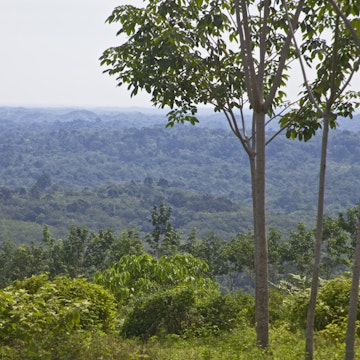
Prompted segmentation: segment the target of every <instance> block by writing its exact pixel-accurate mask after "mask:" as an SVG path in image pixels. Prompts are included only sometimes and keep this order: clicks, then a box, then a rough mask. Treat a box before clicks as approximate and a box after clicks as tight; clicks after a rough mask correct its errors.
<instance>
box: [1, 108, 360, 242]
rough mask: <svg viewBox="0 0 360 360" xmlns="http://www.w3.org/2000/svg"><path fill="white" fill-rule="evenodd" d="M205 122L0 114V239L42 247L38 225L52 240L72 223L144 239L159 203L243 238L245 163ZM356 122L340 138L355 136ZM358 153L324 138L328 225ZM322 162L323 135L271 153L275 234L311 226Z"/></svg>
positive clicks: (112, 114) (66, 112)
mask: <svg viewBox="0 0 360 360" xmlns="http://www.w3.org/2000/svg"><path fill="white" fill-rule="evenodd" d="M203 116H204V118H203V119H202V123H201V124H202V125H201V126H195V127H193V126H180V125H179V126H176V127H175V128H173V129H166V128H165V126H164V125H165V118H164V115H163V114H160V113H158V114H157V113H156V112H154V111H149V112H147V113H142V112H139V111H136V112H134V111H132V112H119V111H116V110H109V109H107V110H98V111H97V112H95V111H89V110H81V109H24V108H0V151H1V154H2V156H1V158H0V184H1V185H2V188H1V193H0V196H1V197H2V200H3V201H2V204H1V209H0V211H1V213H2V214H1V218H2V234H1V235H0V239H1V238H4V237H13V236H16V237H17V238H21V239H23V238H24V236H26V235H25V234H26V233H29V232H28V230H29V229H31V231H30V233H31V234H35V233H39V234H40V235H39V236H41V228H42V225H43V224H44V223H48V224H50V225H51V226H52V227H54V228H55V231H54V232H55V233H58V234H59V235H62V234H63V233H65V232H66V231H65V229H67V227H68V226H70V224H71V223H77V224H80V225H82V224H88V225H89V227H90V228H92V229H94V230H96V229H98V228H104V227H113V228H116V229H117V228H122V227H139V228H140V229H141V230H144V231H145V230H146V229H147V227H148V217H149V214H150V211H151V208H152V206H153V205H157V204H158V203H159V202H160V201H165V203H166V204H168V205H171V206H173V208H174V221H175V222H176V224H175V225H176V226H178V227H180V228H182V229H184V231H188V230H189V229H191V227H193V226H195V227H197V228H198V229H199V230H200V231H201V232H204V231H210V230H217V231H219V232H220V233H222V234H224V235H229V234H234V233H236V232H238V231H243V230H244V229H246V228H247V227H249V225H250V224H251V216H250V214H251V212H250V209H251V192H250V182H249V181H250V176H249V169H248V161H247V157H246V155H245V153H244V151H243V150H242V148H241V146H240V143H239V142H238V141H237V139H236V138H235V137H234V136H233V135H232V134H231V133H230V132H229V131H228V130H226V129H224V128H222V127H224V126H223V124H222V122H221V118H220V117H219V115H206V114H205V115H203ZM358 118H359V116H357V117H355V119H354V120H352V121H351V122H350V121H347V120H346V121H343V122H342V124H341V127H340V129H342V128H344V125H345V124H346V128H349V124H350V123H351V124H352V126H353V128H356V127H355V125H356V124H357V123H356V121H357V120H359V119H358ZM207 124H211V125H212V126H211V128H210V127H208V126H206V125H207ZM354 124H355V125H354ZM359 143H360V133H358V132H356V131H349V130H344V131H342V130H339V129H337V130H334V131H332V132H331V138H330V144H329V163H328V176H327V195H326V211H327V212H328V213H330V214H335V213H337V212H339V211H344V210H345V209H347V208H349V207H352V206H354V205H355V204H356V202H357V201H358V199H359V196H360V194H359V189H360V164H359V161H358V159H359V158H360V147H359ZM319 153H320V136H317V137H315V138H314V139H312V140H311V141H309V142H308V143H300V142H298V141H292V140H288V139H286V138H285V136H283V135H282V136H281V137H279V138H277V139H276V140H275V141H273V142H271V143H270V145H269V147H268V153H267V154H268V155H267V156H268V163H267V181H268V184H267V211H268V214H269V223H270V225H275V226H277V227H280V228H282V229H288V228H289V227H291V226H293V225H294V224H295V223H297V222H299V221H304V222H308V223H311V222H313V220H314V216H315V206H316V192H317V174H318V155H319ZM44 179H46V180H47V181H48V183H47V184H46V186H45V185H44V188H43V189H40V190H41V191H38V193H36V190H39V189H36V188H38V187H39V184H41V180H44ZM35 185H36V186H35ZM34 189H35V190H34ZM104 194H105V195H104ZM74 204H75V205H74ZM25 228H26V229H27V230H24V229H25ZM13 231H15V232H13ZM33 236H35V235H33ZM15 240H16V239H15Z"/></svg>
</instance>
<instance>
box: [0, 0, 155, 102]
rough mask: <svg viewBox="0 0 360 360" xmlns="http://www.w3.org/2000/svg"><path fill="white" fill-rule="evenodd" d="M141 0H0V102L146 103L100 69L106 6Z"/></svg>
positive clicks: (112, 40)
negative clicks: (131, 95) (131, 96)
mask: <svg viewBox="0 0 360 360" xmlns="http://www.w3.org/2000/svg"><path fill="white" fill-rule="evenodd" d="M126 3H132V4H142V3H143V2H142V0H0V55H1V56H0V105H11V106H12V105H15V106H44V105H46V106H80V107H82V106H84V107H90V106H116V107H117V106H120V107H121V106H146V107H149V106H151V104H150V102H149V101H148V97H147V96H146V95H144V96H142V95H140V96H137V97H134V98H132V99H131V98H130V95H129V92H128V91H127V90H126V87H124V88H119V87H117V86H116V82H115V78H113V77H110V76H109V75H107V74H103V73H102V71H103V70H104V69H105V68H102V67H101V66H100V62H99V60H98V59H99V57H100V56H101V54H102V52H103V51H104V50H105V49H107V48H108V47H110V46H114V45H116V44H117V43H118V40H117V38H116V36H115V34H116V31H117V30H118V26H116V25H109V24H107V23H106V24H105V20H106V18H107V17H108V16H109V15H110V14H111V12H112V10H113V9H114V8H115V7H116V6H118V5H123V4H126Z"/></svg>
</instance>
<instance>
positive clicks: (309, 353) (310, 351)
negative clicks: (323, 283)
mask: <svg viewBox="0 0 360 360" xmlns="http://www.w3.org/2000/svg"><path fill="white" fill-rule="evenodd" d="M329 117H330V115H329V114H325V116H324V130H323V136H322V144H321V160H320V174H319V193H318V206H317V222H316V238H315V254H314V268H313V276H312V282H311V293H310V301H309V307H308V312H307V321H306V345H305V351H306V355H305V358H306V360H312V359H313V357H314V327H315V311H316V299H317V293H318V288H319V277H320V263H321V244H322V233H323V219H324V198H325V174H326V155H327V144H328V137H329Z"/></svg>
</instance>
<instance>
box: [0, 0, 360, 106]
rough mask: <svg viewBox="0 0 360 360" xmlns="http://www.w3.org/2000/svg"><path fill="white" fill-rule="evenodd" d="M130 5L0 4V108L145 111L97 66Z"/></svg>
mask: <svg viewBox="0 0 360 360" xmlns="http://www.w3.org/2000/svg"><path fill="white" fill-rule="evenodd" d="M129 3H131V4H133V5H141V4H143V0H0V55H1V56H0V106H1V105H9V106H77V107H96V106H111V107H124V106H125V107H131V106H141V107H150V106H151V103H150V101H149V95H148V94H145V93H144V94H140V95H137V96H135V97H134V98H131V97H130V92H129V91H128V90H127V89H126V86H124V87H121V88H120V87H117V86H116V81H115V78H114V77H110V76H109V75H107V74H103V70H104V69H105V68H103V67H100V62H99V57H100V56H101V54H102V52H103V51H104V50H105V49H107V48H108V47H110V46H116V45H117V44H119V43H120V40H119V39H117V38H116V32H117V30H118V28H119V25H109V24H107V23H106V24H105V20H106V18H107V17H108V16H109V15H110V14H111V12H112V10H113V9H114V8H115V7H116V6H119V5H124V4H129ZM296 73H298V76H300V77H301V75H300V73H299V71H295V74H296ZM357 78H359V76H357ZM289 83H290V84H293V83H296V84H298V83H299V82H298V79H297V81H295V82H292V81H290V82H289ZM355 83H356V84H357V85H356V87H357V88H359V83H360V81H356V82H355ZM353 84H354V82H353ZM298 90H299V89H298V88H294V89H291V88H288V89H287V91H288V92H289V93H290V94H291V93H293V95H295V94H297V93H298Z"/></svg>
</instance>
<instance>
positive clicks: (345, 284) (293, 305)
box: [288, 276, 360, 331]
mask: <svg viewBox="0 0 360 360" xmlns="http://www.w3.org/2000/svg"><path fill="white" fill-rule="evenodd" d="M350 287H351V279H350V278H347V277H345V276H342V277H339V278H335V279H332V280H326V281H323V282H322V283H321V287H320V289H319V293H318V299H317V305H316V314H315V329H316V330H317V331H319V330H324V329H325V328H327V327H328V326H329V325H331V324H336V323H341V322H343V320H344V318H346V317H347V314H348V307H349V297H350ZM288 300H290V302H289V305H290V307H289V318H290V320H291V321H292V322H293V323H294V324H298V325H300V326H301V327H303V328H305V326H306V314H307V308H308V304H309V296H308V290H305V291H303V292H301V293H296V294H295V296H291V297H290V298H289V299H288ZM358 320H360V302H359V309H358Z"/></svg>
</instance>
